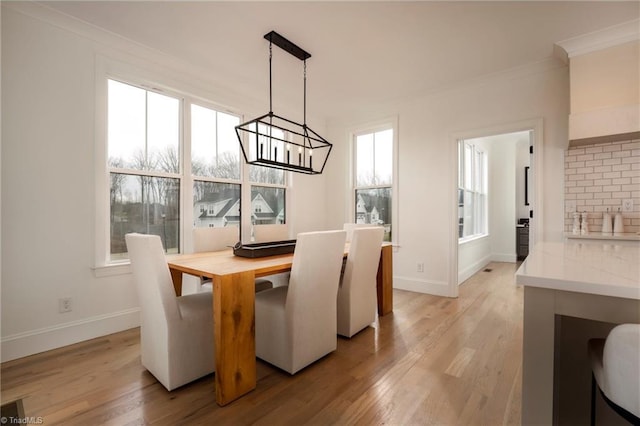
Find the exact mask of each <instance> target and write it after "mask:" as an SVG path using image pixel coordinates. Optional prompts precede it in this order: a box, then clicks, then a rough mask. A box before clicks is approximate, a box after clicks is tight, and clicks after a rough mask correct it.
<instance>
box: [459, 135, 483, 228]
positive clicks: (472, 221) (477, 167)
mask: <svg viewBox="0 0 640 426" xmlns="http://www.w3.org/2000/svg"><path fill="white" fill-rule="evenodd" d="M486 234H487V155H486V153H485V152H484V151H483V150H482V149H481V148H479V147H478V146H477V145H474V144H472V143H470V142H468V141H460V142H459V144H458V238H459V239H460V240H465V239H469V238H473V237H478V236H482V235H486Z"/></svg>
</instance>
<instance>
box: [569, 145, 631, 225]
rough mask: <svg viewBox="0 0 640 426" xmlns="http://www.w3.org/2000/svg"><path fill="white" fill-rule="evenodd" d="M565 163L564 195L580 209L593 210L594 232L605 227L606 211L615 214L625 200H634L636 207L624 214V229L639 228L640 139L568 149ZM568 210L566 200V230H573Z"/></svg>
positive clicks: (590, 218) (590, 219) (591, 215)
mask: <svg viewBox="0 0 640 426" xmlns="http://www.w3.org/2000/svg"><path fill="white" fill-rule="evenodd" d="M564 165H565V184H564V185H565V196H564V198H565V200H571V201H572V202H573V203H575V206H576V210H577V211H580V212H583V211H586V212H589V213H590V215H589V226H590V230H591V231H592V232H599V231H600V230H601V229H602V215H603V213H604V212H607V211H609V212H610V213H612V214H615V213H616V212H617V211H618V209H619V208H621V207H622V200H626V199H632V200H633V204H634V209H633V212H625V213H623V215H624V217H625V219H624V223H625V231H626V232H638V231H640V140H629V141H623V142H608V143H602V144H596V145H590V146H586V147H580V148H569V149H568V150H567V151H566V152H565V156H564ZM567 210H568V208H567V206H566V203H565V217H564V224H565V231H567V232H570V231H571V228H572V225H573V213H572V212H568V211H567Z"/></svg>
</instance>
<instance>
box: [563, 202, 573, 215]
mask: <svg viewBox="0 0 640 426" xmlns="http://www.w3.org/2000/svg"><path fill="white" fill-rule="evenodd" d="M564 203H565V206H566V210H567V213H574V212H575V211H576V200H566V201H565V202H564Z"/></svg>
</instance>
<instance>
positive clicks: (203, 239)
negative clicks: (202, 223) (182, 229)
mask: <svg viewBox="0 0 640 426" xmlns="http://www.w3.org/2000/svg"><path fill="white" fill-rule="evenodd" d="M239 240H240V234H239V232H238V227H237V226H236V225H229V226H218V227H213V228H193V252H194V253H201V252H205V251H218V250H224V249H225V248H227V247H233V246H234V245H235V244H236V243H237V242H238V241H239Z"/></svg>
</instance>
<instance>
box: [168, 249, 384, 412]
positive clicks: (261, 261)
mask: <svg viewBox="0 0 640 426" xmlns="http://www.w3.org/2000/svg"><path fill="white" fill-rule="evenodd" d="M348 252H349V244H348V243H347V244H345V256H347V254H348ZM392 257H393V256H392V246H391V244H390V243H383V245H382V249H381V252H380V263H379V266H378V278H377V293H378V315H386V314H388V313H390V312H391V311H392V310H393V292H392V291H393V283H392V277H393V265H392V263H393V262H392ZM167 262H168V264H169V270H170V271H171V278H172V279H173V286H174V288H175V291H176V295H178V296H180V295H181V294H182V276H183V274H189V275H194V276H198V277H205V278H210V279H211V280H212V282H213V327H214V339H215V358H216V373H215V385H216V402H217V403H218V405H220V406H224V405H226V404H228V403H230V402H232V401H234V400H236V399H237V398H239V397H241V396H242V395H244V394H246V393H248V392H250V391H252V390H253V389H255V387H256V344H255V279H256V278H259V277H264V276H267V275H273V274H279V273H282V272H287V271H290V270H291V265H292V262H293V254H284V255H277V256H268V257H260V258H245V257H239V256H235V255H234V254H233V250H232V249H227V250H222V251H216V252H204V253H192V254H178V255H169V256H167Z"/></svg>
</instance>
